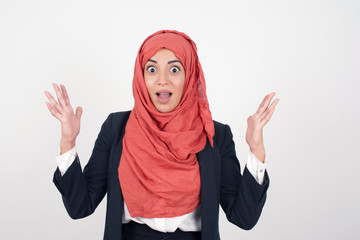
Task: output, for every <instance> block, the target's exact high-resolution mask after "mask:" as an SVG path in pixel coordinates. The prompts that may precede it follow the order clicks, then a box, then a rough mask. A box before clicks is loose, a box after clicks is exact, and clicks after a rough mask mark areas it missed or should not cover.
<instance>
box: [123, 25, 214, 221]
mask: <svg viewBox="0 0 360 240" xmlns="http://www.w3.org/2000/svg"><path fill="white" fill-rule="evenodd" d="M161 48H166V49H169V50H171V51H172V52H173V53H174V54H175V56H176V57H177V58H178V59H179V60H180V61H181V63H182V65H183V66H184V69H185V84H184V90H183V95H182V99H181V101H180V103H179V105H178V106H177V107H176V108H175V109H174V110H173V111H171V112H168V113H161V112H158V111H157V110H156V108H155V107H154V105H153V104H152V102H151V99H150V96H149V94H148V91H147V88H146V85H145V80H144V75H143V72H144V66H145V64H146V62H147V61H148V60H149V59H150V58H151V57H152V56H154V55H155V53H156V52H157V51H158V50H159V49H161ZM133 94H134V99H135V106H134V109H133V110H132V112H131V114H130V117H129V120H128V122H127V124H126V128H125V136H124V139H123V151H122V155H121V159H120V164H119V168H118V173H119V181H120V185H121V189H122V193H123V196H124V199H125V203H126V205H127V207H128V209H129V212H130V215H131V216H132V217H146V218H163V217H176V216H181V215H184V214H187V213H190V212H192V211H194V210H195V208H196V207H197V206H198V205H199V203H200V185H201V183H200V172H199V165H198V162H197V157H196V153H198V152H200V151H201V150H202V149H203V148H204V147H205V144H206V139H207V138H208V139H209V142H210V144H211V146H213V136H214V123H213V121H212V117H211V112H210V109H209V103H208V100H207V97H206V87H205V79H204V74H203V71H202V69H201V65H200V62H199V60H198V56H197V49H196V45H195V43H194V42H193V41H192V40H191V39H190V38H189V37H188V36H187V35H186V34H184V33H181V32H177V31H170V30H162V31H158V32H156V33H154V34H152V35H150V36H149V37H148V38H146V39H145V41H144V42H143V44H142V45H141V47H140V49H139V52H138V55H137V58H136V62H135V70H134V79H133Z"/></svg>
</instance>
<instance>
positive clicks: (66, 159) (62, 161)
mask: <svg viewBox="0 0 360 240" xmlns="http://www.w3.org/2000/svg"><path fill="white" fill-rule="evenodd" d="M75 158H76V148H75V146H74V147H73V148H72V149H70V150H69V151H67V152H66V153H63V154H62V155H60V156H57V157H56V158H55V161H56V163H57V166H58V168H59V170H60V173H61V176H64V174H65V172H66V171H67V170H68V169H69V167H70V166H71V164H72V163H73V161H74V160H75Z"/></svg>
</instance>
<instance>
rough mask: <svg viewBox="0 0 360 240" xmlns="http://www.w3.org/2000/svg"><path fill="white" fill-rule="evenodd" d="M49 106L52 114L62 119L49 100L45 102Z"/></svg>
mask: <svg viewBox="0 0 360 240" xmlns="http://www.w3.org/2000/svg"><path fill="white" fill-rule="evenodd" d="M45 104H46V106H47V108H48V109H49V111H50V113H51V115H53V116H54V117H55V118H57V119H58V120H60V121H61V114H60V113H58V112H57V111H55V109H54V108H53V107H52V106H51V104H50V103H49V102H45Z"/></svg>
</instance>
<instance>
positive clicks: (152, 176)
mask: <svg viewBox="0 0 360 240" xmlns="http://www.w3.org/2000/svg"><path fill="white" fill-rule="evenodd" d="M196 51H197V50H196V45H195V43H194V42H193V41H192V40H191V39H190V38H189V37H188V36H187V35H185V34H184V33H180V32H177V31H169V30H163V31H158V32H156V33H154V34H152V35H150V36H149V37H148V38H147V39H146V40H145V41H144V43H143V44H142V46H141V47H140V49H139V52H138V56H137V58H136V62H135V71H134V79H133V94H134V99H135V106H134V108H133V110H132V111H131V112H130V111H128V112H117V113H112V114H110V115H109V116H108V118H107V119H106V121H105V122H104V123H103V125H102V128H101V131H100V133H99V136H98V138H97V140H96V142H95V146H94V149H93V152H92V155H91V157H90V160H89V162H88V164H87V165H86V166H85V168H84V171H83V172H82V171H81V166H80V163H79V158H78V156H77V154H76V150H75V140H76V137H77V135H78V134H79V132H80V118H81V114H82V109H81V108H80V107H78V108H77V109H76V114H75V115H74V113H73V109H72V107H71V105H70V101H69V97H68V94H67V91H66V89H65V87H64V86H63V85H60V88H61V89H60V88H59V87H58V86H57V85H56V84H54V88H55V91H56V94H57V98H58V101H59V102H57V101H56V100H55V99H54V98H53V97H52V96H51V94H50V93H48V92H45V94H46V96H47V97H48V99H49V101H50V102H47V103H46V105H47V107H48V109H49V111H50V112H51V113H52V115H53V116H54V117H56V118H57V119H59V120H60V121H61V126H62V137H61V144H60V148H61V156H59V157H58V158H57V162H58V168H57V170H56V171H55V174H54V179H53V181H54V183H55V185H56V187H57V188H58V189H59V191H60V193H61V194H62V197H63V202H64V205H65V208H66V209H67V211H68V213H69V215H70V216H71V217H72V218H74V219H77V218H82V217H86V216H88V215H90V214H91V213H93V211H94V210H95V208H96V207H97V205H98V204H99V203H100V201H101V200H102V199H103V197H104V196H105V194H106V193H107V213H106V224H105V233H104V239H171V238H177V239H203V240H205V239H206V240H210V239H220V237H219V230H218V213H219V204H220V205H221V206H222V208H223V210H224V212H225V213H226V216H227V218H228V220H229V221H230V222H232V223H234V224H236V225H237V226H239V227H241V228H243V229H251V228H252V227H253V226H254V225H255V224H256V222H257V220H258V218H259V216H260V213H261V210H262V207H263V205H264V203H265V198H266V190H267V188H268V186H269V179H268V176H267V173H266V171H264V166H263V163H264V161H265V150H264V145H263V140H262V128H263V127H264V125H265V124H266V123H267V122H268V121H269V119H270V117H271V115H272V113H273V112H274V109H275V106H276V104H277V102H278V101H279V100H278V99H276V100H274V101H273V103H272V104H271V105H270V102H271V99H272V98H273V96H274V93H271V94H269V95H267V96H266V97H265V98H264V100H263V101H262V103H261V104H260V106H259V108H258V110H257V112H256V113H255V114H254V115H253V116H251V117H249V119H248V128H247V133H246V141H247V143H248V144H249V147H250V153H249V160H248V163H247V166H246V167H245V170H244V174H243V176H242V175H241V174H240V166H239V162H238V160H237V158H236V155H235V147H234V142H233V140H232V133H231V130H230V128H229V126H227V125H224V124H221V123H218V122H216V121H213V120H212V117H211V113H210V110H209V105H208V101H207V96H206V88H205V80H204V75H203V72H202V69H201V65H200V63H199V61H198V57H197V52H196ZM269 105H270V106H269Z"/></svg>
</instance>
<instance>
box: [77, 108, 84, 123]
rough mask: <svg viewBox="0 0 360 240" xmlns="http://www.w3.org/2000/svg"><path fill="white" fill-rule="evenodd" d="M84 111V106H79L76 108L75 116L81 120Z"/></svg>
mask: <svg viewBox="0 0 360 240" xmlns="http://www.w3.org/2000/svg"><path fill="white" fill-rule="evenodd" d="M82 112H83V110H82V108H81V107H77V108H76V113H75V117H77V118H78V119H79V120H80V118H81V115H82Z"/></svg>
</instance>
